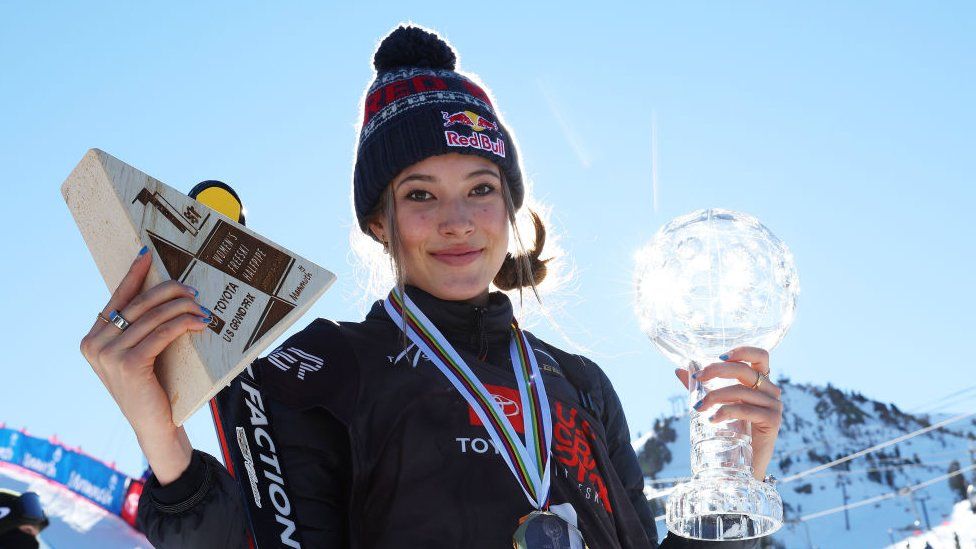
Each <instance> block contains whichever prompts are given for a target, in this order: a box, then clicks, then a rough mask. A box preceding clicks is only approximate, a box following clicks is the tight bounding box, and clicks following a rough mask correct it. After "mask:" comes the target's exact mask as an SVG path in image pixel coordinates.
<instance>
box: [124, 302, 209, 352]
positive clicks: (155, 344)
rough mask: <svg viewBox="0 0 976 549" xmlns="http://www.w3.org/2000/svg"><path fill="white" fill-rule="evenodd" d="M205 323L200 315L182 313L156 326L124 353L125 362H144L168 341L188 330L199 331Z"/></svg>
mask: <svg viewBox="0 0 976 549" xmlns="http://www.w3.org/2000/svg"><path fill="white" fill-rule="evenodd" d="M206 327H207V325H206V324H204V323H203V322H201V321H200V317H199V316H196V315H193V314H189V313H184V314H181V315H180V316H178V317H176V318H174V319H172V320H169V321H166V322H164V323H162V324H160V325H159V326H156V327H155V328H154V329H153V330H152V332H150V333H149V334H148V335H147V336H146V337H144V338H142V341H140V342H139V344H138V345H136V346H135V347H132V348H131V349H129V350H128V351H126V353H125V361H126V363H127V364H145V363H146V362H149V361H152V360H154V359H155V358H156V357H157V356H159V353H161V352H163V349H165V348H166V347H167V346H168V345H169V344H170V343H172V342H174V341H176V339H177V338H179V337H180V336H182V335H183V334H186V333H188V332H200V331H202V330H203V329H204V328H206Z"/></svg>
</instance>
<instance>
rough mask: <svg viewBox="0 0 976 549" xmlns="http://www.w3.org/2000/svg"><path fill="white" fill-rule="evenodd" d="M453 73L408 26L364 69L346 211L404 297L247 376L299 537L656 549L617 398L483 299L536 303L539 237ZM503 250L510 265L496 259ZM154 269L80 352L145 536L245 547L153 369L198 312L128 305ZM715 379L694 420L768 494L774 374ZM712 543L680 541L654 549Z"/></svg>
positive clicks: (587, 370) (216, 477) (518, 184)
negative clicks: (116, 414)
mask: <svg viewBox="0 0 976 549" xmlns="http://www.w3.org/2000/svg"><path fill="white" fill-rule="evenodd" d="M454 65H455V56H454V53H453V51H452V50H451V48H450V47H449V46H448V45H447V44H446V43H445V42H443V41H442V40H441V39H440V38H438V37H437V36H436V35H434V34H431V33H429V32H426V31H424V30H422V29H420V28H416V27H399V28H397V29H396V30H394V31H393V32H392V33H391V34H390V35H389V36H387V37H386V39H385V40H384V41H383V42H382V44H381V45H380V46H379V48H378V50H377V52H376V54H375V57H374V66H375V68H376V71H377V76H376V81H375V82H374V83H373V84H372V85H371V86H370V88H369V89H368V90H367V93H366V95H365V100H364V110H363V114H364V117H363V124H362V128H361V132H360V141H359V148H358V152H357V159H356V168H355V175H354V184H353V194H354V204H355V211H356V215H357V218H358V220H359V225H360V227H361V229H362V230H363V231H364V232H365V233H366V234H368V235H369V236H370V237H372V238H373V239H375V240H376V241H377V242H378V243H380V244H381V245H382V246H383V247H384V250H385V251H386V252H387V253H388V254H390V256H391V259H392V262H393V265H394V267H395V271H396V274H397V282H398V283H397V287H395V288H394V289H393V290H392V291H391V292H390V295H389V296H388V297H387V299H385V300H381V301H378V302H377V303H376V304H375V305H374V306H373V308H372V310H371V311H370V312H369V313H368V314H367V316H366V319H365V320H364V321H362V322H355V323H354V322H343V323H338V324H337V323H334V322H331V321H326V320H322V319H319V320H315V321H313V322H312V323H311V324H310V325H309V326H308V327H306V328H305V329H304V330H303V331H301V332H299V333H298V334H296V335H295V336H293V337H291V338H290V339H288V340H287V341H286V342H285V343H284V344H283V345H282V346H281V347H279V348H278V349H277V350H275V351H274V352H272V353H271V354H270V355H269V356H268V357H265V358H262V359H259V360H258V361H256V363H255V365H254V369H255V370H258V371H260V372H261V374H262V391H264V393H263V401H264V404H265V410H264V413H267V415H268V416H269V417H270V418H273V419H274V421H275V427H276V433H275V435H276V439H275V440H276V445H275V448H274V456H275V457H274V463H275V466H276V470H277V471H278V472H279V473H280V476H281V478H282V479H283V485H284V486H286V487H287V488H288V489H289V490H290V492H289V494H290V498H289V504H290V507H291V508H292V509H293V510H294V515H295V517H296V518H297V520H296V524H297V527H296V528H297V532H296V536H295V537H296V538H297V537H300V538H301V540H302V542H303V544H304V546H306V547H347V546H351V547H365V548H387V547H471V548H481V547H484V548H489V547H511V546H512V545H513V543H520V544H523V545H522V546H527V547H550V546H553V547H563V546H565V547H581V546H582V543H583V542H584V541H585V543H586V544H587V546H589V547H591V548H601V549H602V548H616V547H625V548H630V547H641V548H643V547H654V546H656V543H657V536H656V531H655V527H654V519H653V517H652V516H651V514H650V512H649V509H648V506H647V502H646V500H645V499H644V495H643V479H642V475H641V472H640V468H639V467H638V463H637V458H636V455H635V453H634V450H633V449H632V447H631V445H630V440H629V430H628V428H627V423H626V420H625V419H624V415H623V412H622V409H621V406H620V402H619V400H618V398H617V395H616V393H615V392H614V390H613V388H612V386H611V384H610V381H609V380H608V379H607V377H606V376H605V375H604V373H603V372H602V371H601V370H600V369H599V367H597V366H596V365H595V364H593V363H592V362H591V361H589V360H588V359H586V358H585V357H581V356H578V355H570V354H568V353H566V352H564V351H562V350H560V349H558V348H556V347H554V346H552V345H550V344H548V343H546V342H544V341H541V340H539V339H538V338H536V337H534V336H533V335H532V334H530V333H528V332H524V331H522V330H521V329H519V327H518V325H517V323H516V322H515V320H514V316H513V309H512V304H511V302H510V300H509V298H508V297H507V296H506V294H504V293H502V292H500V291H490V289H489V285H490V284H492V283H494V285H495V286H496V287H497V288H500V289H502V290H512V289H519V291H520V292H521V291H522V289H523V288H528V289H531V290H533V291H534V290H535V285H536V284H537V283H539V282H540V281H541V280H542V279H543V277H544V276H545V262H543V261H540V260H539V254H540V252H541V248H542V244H543V243H544V240H545V229H544V227H543V226H542V223H541V222H540V221H539V220H538V218H535V221H536V238H535V247H534V249H532V250H531V251H528V252H526V251H525V250H524V248H522V246H521V239H520V238H519V237H518V234H517V233H516V232H515V231H514V228H515V224H514V220H515V212H516V211H517V210H518V209H519V207H520V206H521V205H522V202H523V199H524V189H523V184H522V177H521V171H520V168H519V164H518V158H517V151H516V149H515V146H514V144H513V142H512V140H511V134H510V133H509V132H508V130H506V129H505V127H504V126H503V125H502V123H501V121H500V120H499V119H498V118H497V115H496V114H495V109H494V106H493V103H492V101H491V98H490V97H489V96H488V95H487V94H486V93H485V91H484V89H483V87H482V86H481V85H479V84H478V83H477V82H476V81H474V80H473V79H472V77H469V76H465V75H463V74H461V73H458V72H456V71H455V70H454ZM513 238H514V239H515V242H516V243H517V244H518V247H519V249H520V250H521V251H520V252H519V253H516V254H509V253H508V249H509V241H510V239H513ZM150 255H151V254H150V253H149V252H148V250H146V249H143V251H142V253H141V254H140V256H139V257H137V258H136V260H135V261H134V262H133V264H132V268H131V269H130V272H129V273H128V275H127V276H126V277H125V279H124V280H123V281H122V283H121V285H120V286H119V288H118V289H117V290H116V292H115V293H114V294H113V296H112V298H111V300H110V301H109V303H108V305H107V306H106V307H105V309H104V310H103V311H102V314H103V315H105V316H109V315H110V314H111V313H112V312H117V314H121V315H122V316H123V317H124V318H126V319H127V320H128V321H129V322H130V325H129V326H128V327H127V329H126V330H124V331H120V330H119V329H118V328H116V326H115V325H113V324H109V323H106V322H101V321H98V322H96V323H95V325H94V326H93V327H92V329H91V331H90V332H89V334H88V335H87V336H85V338H84V339H83V341H82V344H81V348H82V352H83V354H84V355H85V357H86V358H87V359H88V361H89V362H90V363H91V365H92V367H93V368H94V370H95V371H96V372H97V373H98V375H99V377H100V379H101V380H102V381H103V383H104V384H105V386H106V387H107V388H108V390H109V392H110V393H111V394H112V396H113V397H114V398H115V399H116V401H117V402H118V404H119V407H120V408H121V410H122V412H123V413H124V414H125V416H126V418H128V420H129V422H130V423H131V424H132V427H133V429H134V430H135V432H136V435H137V436H138V439H139V443H140V445H141V447H142V449H143V451H144V453H145V455H146V457H147V459H148V460H149V463H150V465H151V466H152V469H153V472H154V475H153V477H152V478H150V481H149V483H148V484H147V486H146V490H145V492H144V493H143V498H142V501H141V502H140V512H139V514H140V518H139V520H140V525H141V526H142V528H143V530H144V531H145V532H146V534H147V536H148V537H149V539H150V540H151V541H152V542H153V543H154V544H155V545H156V546H157V547H195V546H207V547H239V546H243V545H244V544H245V537H244V520H245V519H244V508H243V505H244V504H243V501H242V499H241V498H242V495H241V493H242V490H241V487H238V486H237V484H236V483H235V481H234V480H233V479H232V478H231V477H230V476H229V474H228V473H227V471H226V470H225V469H224V468H223V467H222V466H221V465H220V463H219V462H217V461H216V460H215V459H214V458H213V457H211V456H208V455H206V454H204V453H202V452H199V451H196V450H193V449H192V447H191V445H190V443H189V441H188V440H187V437H186V434H185V432H184V431H183V429H182V428H178V427H176V426H175V425H174V424H173V422H172V418H171V416H170V409H169V405H168V401H167V399H166V396H165V394H164V393H163V390H162V389H161V387H160V385H159V383H158V382H157V380H156V378H155V376H154V374H153V362H154V360H155V357H156V356H157V355H159V353H160V352H161V351H162V350H163V349H164V348H165V347H166V346H167V345H168V344H169V343H171V342H172V341H173V340H174V339H176V338H177V337H179V336H181V335H183V334H185V333H187V332H194V331H200V330H202V329H203V328H204V326H205V325H206V324H207V323H208V322H209V319H208V318H207V317H208V316H209V314H210V313H209V311H207V310H206V309H203V308H202V307H201V306H200V305H199V304H198V303H197V301H195V299H194V298H195V297H196V291H195V290H193V289H192V288H188V287H186V286H183V285H181V284H179V283H177V282H173V281H170V282H166V283H163V284H160V285H159V286H156V287H154V288H151V289H148V290H146V291H144V292H140V288H141V287H142V284H143V281H144V279H145V276H146V273H147V271H148V269H149V266H150V259H149V256H150ZM302 360H313V361H315V362H317V363H318V364H322V365H323V366H322V367H321V368H319V369H317V370H314V371H312V370H308V371H302V374H304V375H302V376H299V375H297V374H298V370H295V369H292V368H291V367H290V365H293V364H296V363H299V362H301V361H302ZM721 360H722V361H719V359H718V358H717V359H716V363H715V364H713V365H711V366H709V367H707V368H706V369H705V370H704V372H703V376H704V377H706V378H708V377H724V378H735V379H738V380H739V381H740V382H741V383H740V385H738V386H734V387H729V388H726V389H720V390H716V391H713V392H712V393H710V394H709V395H708V397H706V399H705V401H704V402H703V403H702V404H701V405H700V409H704V408H707V407H710V406H715V405H720V406H721V408H720V410H719V417H721V418H723V419H724V418H741V419H746V420H750V421H752V422H753V434H754V437H753V449H754V456H755V458H754V466H755V475H756V477H757V478H763V476H764V474H765V469H766V465H767V464H768V463H769V461H770V458H771V457H772V448H773V445H774V442H775V439H776V435H777V432H778V429H779V424H780V415H781V405H780V402H779V400H778V397H779V389H778V388H776V387H775V385H774V384H772V383H769V382H767V383H764V384H762V385H761V386H760V389H758V390H754V389H752V388H750V387H751V386H753V385H754V384H755V381H756V379H757V375H759V374H763V375H768V372H769V359H768V355H767V353H766V352H765V351H763V350H762V349H754V348H739V349H733V350H730V353H729V355H728V356H723V357H722V359H721ZM676 373H678V375H679V377H681V378H682V381H687V380H686V379H684V378H683V377H682V374H683V372H676ZM245 484H246V482H245ZM248 490H249V488H248V487H246V486H245V487H243V491H244V492H245V493H248ZM283 539H284V538H283ZM553 539H560V540H562V543H564V545H552V543H553ZM753 543H754V542H749V543H740V544H739V545H745V546H750V545H752V544H753ZM706 546H710V544H708V543H700V542H691V541H688V540H681V539H679V538H676V537H674V536H672V535H669V536H668V537H667V538H666V539H665V541H664V543H663V545H662V547H706ZM732 546H735V544H733V545H732Z"/></svg>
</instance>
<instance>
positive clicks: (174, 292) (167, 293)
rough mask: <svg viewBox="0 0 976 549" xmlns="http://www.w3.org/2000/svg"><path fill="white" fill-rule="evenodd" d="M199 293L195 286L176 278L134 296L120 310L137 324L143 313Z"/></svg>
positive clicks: (126, 317) (127, 318)
mask: <svg viewBox="0 0 976 549" xmlns="http://www.w3.org/2000/svg"><path fill="white" fill-rule="evenodd" d="M198 295H199V292H197V291H196V290H195V289H194V288H193V287H191V286H187V285H186V284H180V283H179V282H177V281H175V280H167V281H166V282H161V283H159V284H157V285H155V286H153V287H152V288H150V289H148V290H146V291H145V292H142V293H141V294H139V295H137V296H135V297H134V298H132V300H131V301H129V304H128V305H126V306H125V308H123V309H122V310H121V311H120V312H121V313H122V316H124V317H125V319H126V320H128V321H129V322H130V323H132V324H135V322H136V321H138V320H139V319H140V318H142V315H144V314H146V313H147V312H148V311H151V310H152V309H153V308H155V307H158V306H160V305H162V304H164V303H166V302H168V301H172V300H174V299H181V298H195V297H197V296H198Z"/></svg>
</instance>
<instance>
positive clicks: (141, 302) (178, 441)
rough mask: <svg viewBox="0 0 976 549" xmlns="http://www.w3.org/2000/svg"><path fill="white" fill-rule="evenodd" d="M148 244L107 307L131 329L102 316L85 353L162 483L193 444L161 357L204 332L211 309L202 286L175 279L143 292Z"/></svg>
mask: <svg viewBox="0 0 976 549" xmlns="http://www.w3.org/2000/svg"><path fill="white" fill-rule="evenodd" d="M150 255H151V254H150V253H149V252H148V249H147V248H143V249H142V250H141V251H140V254H139V256H138V257H136V259H135V261H133V262H132V266H131V267H130V268H129V272H128V273H127V274H126V275H125V277H124V278H123V279H122V282H120V283H119V286H118V288H117V289H116V290H115V293H113V294H112V298H111V299H110V300H109V302H108V304H107V305H106V306H105V308H104V309H102V312H101V314H102V316H103V317H105V318H106V319H107V318H109V315H110V314H111V313H112V311H118V312H119V313H121V314H122V317H123V318H125V319H126V320H128V321H129V323H130V325H129V326H128V327H127V328H126V329H125V331H122V330H119V328H118V327H116V326H115V325H114V324H110V323H108V322H105V321H103V320H101V319H96V320H95V323H94V324H93V325H92V327H91V329H90V330H89V331H88V334H87V335H85V337H84V338H82V340H81V354H83V355H84V356H85V359H86V360H88V362H89V364H91V367H92V369H93V370H94V371H95V374H96V375H98V378H99V379H100V380H101V381H102V384H104V385H105V388H106V389H108V392H109V393H110V394H111V395H112V398H114V399H115V402H116V403H117V404H118V405H119V409H120V410H121V411H122V414H123V415H124V416H125V418H126V419H127V420H128V421H129V424H130V425H131V426H132V429H133V430H134V431H135V434H136V437H137V438H138V439H139V445H140V446H141V447H142V450H143V453H144V454H145V455H146V459H147V460H148V461H149V464H150V466H152V468H153V472H154V473H155V474H156V477H157V479H158V480H159V481H160V483H161V484H167V483H168V482H171V481H172V480H175V479H176V478H178V477H179V476H180V474H181V473H182V472H183V471H184V470H185V469H186V466H187V465H188V464H189V463H190V454H191V452H192V450H193V449H192V447H191V446H190V443H189V440H188V439H187V437H186V432H185V431H184V430H183V428H182V427H177V426H176V425H175V424H174V423H173V414H172V410H171V408H170V403H169V398H168V397H167V396H166V392H165V391H164V390H163V387H162V386H161V385H160V384H159V380H158V379H157V378H156V373H155V364H156V357H157V356H159V354H160V353H161V352H163V349H165V348H166V347H167V346H168V345H169V344H170V343H172V342H173V341H175V340H176V339H177V338H178V337H180V336H182V335H183V334H186V333H188V332H200V331H202V330H204V329H205V328H206V327H207V325H208V324H209V323H210V316H211V313H210V311H208V310H207V309H206V308H204V307H202V306H201V305H200V304H199V303H197V302H196V301H195V300H194V298H195V297H196V296H197V292H196V290H194V289H193V288H191V287H189V286H186V285H184V284H180V283H179V282H176V281H174V280H170V281H167V282H163V283H161V284H159V285H157V286H154V287H153V288H150V289H148V290H146V291H144V292H140V290H141V289H142V286H143V284H144V283H145V280H146V275H147V274H148V273H149V269H150V267H151V265H152V261H151V258H150Z"/></svg>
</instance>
